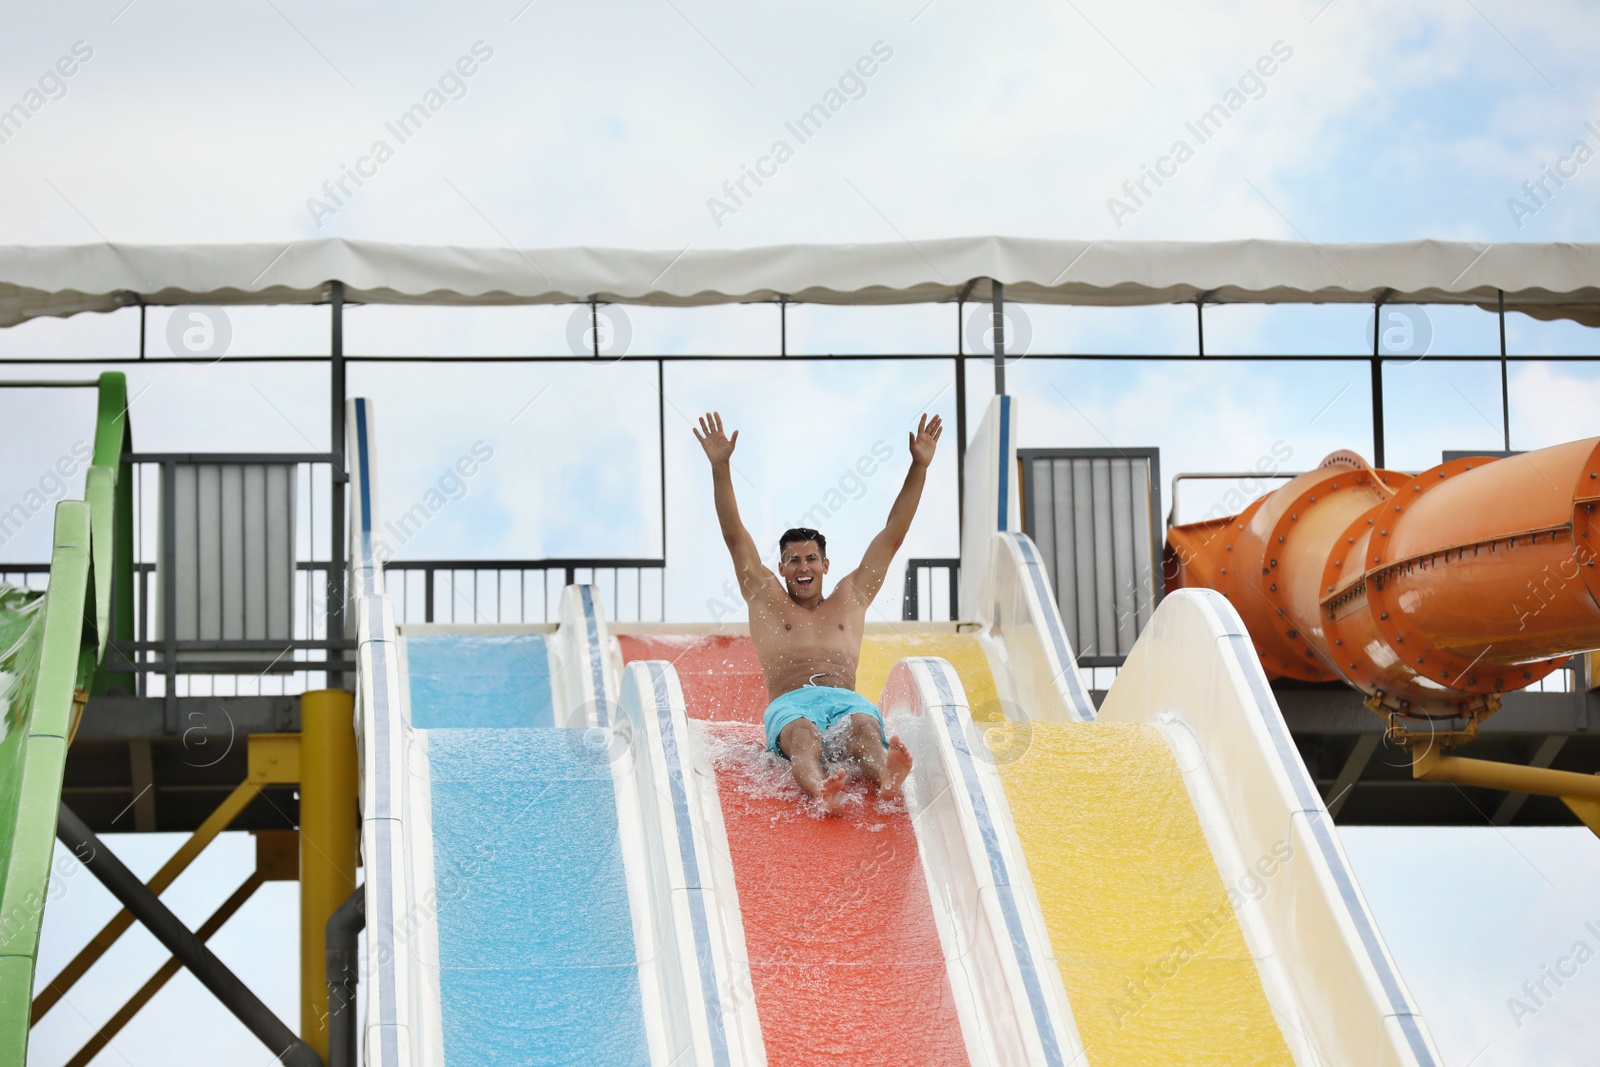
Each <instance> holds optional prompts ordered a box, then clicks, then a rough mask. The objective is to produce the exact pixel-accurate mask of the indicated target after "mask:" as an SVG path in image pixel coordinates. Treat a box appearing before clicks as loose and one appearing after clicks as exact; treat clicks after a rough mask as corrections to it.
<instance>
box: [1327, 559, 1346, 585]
mask: <svg viewBox="0 0 1600 1067" xmlns="http://www.w3.org/2000/svg"><path fill="white" fill-rule="evenodd" d="M1333 565H1334V566H1335V567H1343V566H1344V560H1342V559H1336V560H1334V561H1333ZM1328 588H1329V589H1332V588H1333V586H1331V585H1330V586H1328Z"/></svg>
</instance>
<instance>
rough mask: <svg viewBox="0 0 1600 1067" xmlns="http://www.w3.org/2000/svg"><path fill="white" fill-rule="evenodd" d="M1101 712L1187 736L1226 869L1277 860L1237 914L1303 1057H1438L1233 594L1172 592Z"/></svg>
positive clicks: (1417, 1064)
mask: <svg viewBox="0 0 1600 1067" xmlns="http://www.w3.org/2000/svg"><path fill="white" fill-rule="evenodd" d="M1099 718H1100V721H1102V722H1136V723H1148V724H1151V725H1153V726H1156V727H1157V728H1159V729H1161V730H1162V731H1163V733H1164V735H1165V736H1167V737H1168V740H1169V743H1171V742H1173V741H1174V740H1175V739H1179V735H1180V734H1188V735H1189V737H1190V741H1189V742H1182V741H1181V739H1179V743H1178V744H1175V745H1174V753H1175V755H1176V756H1177V757H1178V759H1179V762H1180V766H1182V767H1183V769H1184V771H1185V777H1186V779H1188V780H1189V782H1190V792H1191V798H1192V799H1194V801H1195V806H1196V811H1197V813H1198V814H1199V815H1200V816H1201V825H1202V827H1204V828H1205V830H1206V833H1207V836H1208V838H1209V839H1210V844H1211V848H1212V854H1213V857H1214V858H1216V860H1217V863H1218V869H1219V872H1220V873H1222V875H1223V877H1224V879H1227V878H1228V877H1229V874H1230V873H1231V872H1230V869H1231V868H1232V867H1234V866H1238V867H1239V868H1240V874H1241V876H1242V874H1243V871H1245V870H1247V868H1245V867H1244V864H1245V863H1247V862H1249V863H1252V864H1256V863H1260V862H1262V860H1261V859H1257V860H1254V861H1250V860H1248V859H1246V858H1248V857H1259V858H1266V857H1273V862H1271V863H1268V864H1266V867H1265V869H1267V870H1270V874H1268V875H1263V885H1264V888H1263V889H1262V891H1261V893H1260V895H1259V897H1256V895H1255V894H1254V892H1251V893H1249V894H1246V895H1245V896H1244V900H1243V903H1242V905H1241V907H1240V913H1241V914H1240V919H1241V927H1242V929H1243V931H1244V934H1245V937H1246V941H1247V944H1249V947H1250V949H1251V951H1252V953H1253V954H1254V955H1255V956H1256V958H1257V961H1258V965H1259V966H1261V967H1262V972H1263V982H1264V987H1265V988H1266V990H1267V992H1268V995H1269V996H1271V995H1272V993H1273V990H1274V988H1275V987H1278V988H1281V986H1279V985H1278V982H1277V981H1276V980H1275V979H1274V978H1273V972H1274V971H1278V972H1279V973H1281V975H1282V976H1283V977H1282V981H1283V982H1284V983H1286V984H1287V986H1288V988H1289V990H1290V991H1291V992H1292V995H1293V996H1294V998H1295V1001H1296V1011H1295V1012H1294V1017H1293V1018H1294V1021H1295V1022H1296V1023H1298V1024H1299V1025H1303V1026H1305V1027H1306V1032H1305V1033H1304V1034H1303V1036H1302V1038H1301V1039H1299V1040H1296V1039H1294V1038H1293V1037H1292V1035H1290V1034H1289V1033H1288V1032H1287V1031H1286V1037H1289V1038H1290V1046H1291V1048H1296V1047H1297V1046H1299V1047H1300V1048H1301V1049H1304V1047H1305V1046H1306V1045H1309V1046H1310V1049H1311V1050H1313V1051H1311V1052H1310V1053H1308V1054H1307V1055H1308V1056H1309V1057H1310V1059H1309V1062H1321V1063H1362V1064H1381V1065H1393V1067H1437V1065H1439V1064H1441V1063H1442V1061H1441V1059H1440V1057H1439V1053H1438V1050H1437V1048H1436V1047H1435V1045H1434V1043H1433V1038H1432V1036H1431V1035H1430V1033H1429V1032H1428V1028H1427V1025H1426V1023H1425V1022H1424V1021H1423V1019H1422V1015H1421V1012H1420V1011H1419V1010H1418V1008H1417V1006H1416V1004H1415V1002H1414V1001H1413V1000H1412V999H1411V995H1410V993H1409V992H1408V991H1407V989H1406V986H1405V983H1404V981H1403V980H1402V979H1401V977H1400V973H1399V970H1398V968H1397V967H1396V966H1395V963H1394V959H1393V958H1392V957H1391V956H1390V954H1389V950H1388V948H1387V946H1386V945H1385V944H1384V942H1383V938H1382V936H1381V934H1379V932H1378V928H1377V923H1376V921H1375V920H1374V918H1373V916H1372V912H1371V910H1370V909H1369V908H1368V907H1367V903H1366V899H1365V898H1364V897H1363V896H1362V894H1361V889H1360V887H1359V885H1358V884H1357V882H1356V879H1355V873H1354V871H1353V870H1352V869H1351V867H1350V863H1349V860H1348V859H1347V858H1346V856H1345V853H1344V849H1343V847H1342V846H1341V845H1340V843H1339V837H1338V833H1337V831H1336V830H1335V828H1334V825H1333V819H1332V817H1331V816H1329V815H1328V812H1327V809H1326V807H1325V806H1324V805H1323V802H1322V799H1321V797H1320V796H1319V795H1318V794H1317V792H1316V788H1315V785H1314V783H1313V782H1312V779H1311V776H1310V775H1309V774H1308V773H1307V771H1306V768H1305V764H1304V763H1303V762H1302V760H1301V759H1300V755H1299V752H1298V750H1297V749H1296V748H1295V745H1294V740H1293V738H1292V737H1291V736H1290V734H1289V729H1288V726H1287V724H1286V723H1285V722H1284V720H1283V715H1282V713H1281V712H1280V711H1279V709H1278V705H1277V702H1276V701H1275V700H1274V699H1273V697H1272V690H1271V688H1270V687H1269V686H1268V684H1267V678H1266V674H1265V672H1263V670H1262V669H1261V663H1260V660H1259V659H1258V658H1257V656H1256V654H1255V650H1254V647H1253V645H1252V644H1251V641H1250V637H1249V634H1248V632H1247V631H1246V630H1245V628H1244V624H1243V623H1242V622H1241V621H1240V619H1239V616H1238V613H1237V612H1235V611H1234V609H1233V606H1232V605H1231V604H1229V603H1228V601H1227V599H1226V598H1224V597H1223V596H1221V595H1220V594H1218V593H1216V592H1214V591H1212V590H1202V589H1183V590H1178V591H1175V592H1173V593H1170V594H1168V596H1167V597H1165V598H1164V599H1163V600H1162V602H1161V604H1160V606H1159V607H1158V608H1157V609H1156V612H1155V614H1154V616H1153V617H1152V618H1151V620H1150V623H1149V625H1148V626H1147V627H1146V629H1145V631H1144V633H1143V634H1141V635H1140V637H1139V640H1138V642H1137V644H1135V646H1134V649H1133V651H1132V653H1130V655H1129V656H1128V660H1127V662H1126V664H1125V665H1124V666H1123V667H1122V670H1121V671H1120V673H1119V674H1118V676H1117V679H1116V682H1115V683H1114V684H1113V685H1112V687H1111V690H1110V692H1109V693H1108V694H1107V695H1106V699H1105V701H1104V703H1103V704H1102V705H1101V708H1100V714H1099ZM1196 776H1202V777H1203V778H1204V780H1205V781H1204V782H1199V783H1197V780H1196ZM1206 784H1209V789H1207V788H1205V786H1206ZM1208 795H1209V796H1214V798H1215V799H1214V800H1213V799H1208ZM1285 850H1287V851H1289V852H1290V854H1291V855H1290V858H1289V859H1288V860H1287V861H1282V862H1280V861H1279V860H1280V859H1281V855H1282V853H1283V852H1284V851H1285ZM1230 857H1233V860H1232V861H1230ZM1229 884H1230V885H1233V884H1234V883H1231V882H1230V883H1229ZM1282 1018H1283V1016H1281V1015H1280V1019H1282ZM1285 1021H1286V1022H1287V1020H1285ZM1299 1062H1308V1061H1307V1060H1300V1061H1299Z"/></svg>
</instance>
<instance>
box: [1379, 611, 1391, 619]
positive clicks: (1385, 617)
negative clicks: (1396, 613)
mask: <svg viewBox="0 0 1600 1067" xmlns="http://www.w3.org/2000/svg"><path fill="white" fill-rule="evenodd" d="M1388 617H1389V613H1388V612H1387V611H1385V612H1383V613H1382V614H1381V615H1379V616H1378V618H1380V619H1387V618H1388Z"/></svg>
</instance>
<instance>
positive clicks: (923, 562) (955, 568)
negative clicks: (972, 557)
mask: <svg viewBox="0 0 1600 1067" xmlns="http://www.w3.org/2000/svg"><path fill="white" fill-rule="evenodd" d="M940 569H943V570H945V571H948V572H949V575H950V621H951V622H956V621H958V620H959V619H960V618H961V560H959V559H954V558H946V559H908V560H906V585H905V593H904V594H903V596H902V597H901V609H900V620H901V621H902V622H916V621H918V619H919V618H920V617H921V607H922V605H921V603H920V598H921V591H920V587H919V586H920V583H919V581H918V576H919V575H920V574H921V573H922V572H923V571H929V572H932V571H936V570H940ZM928 581H929V582H930V583H931V582H932V581H933V575H932V574H931V573H930V574H929V575H928ZM929 592H930V593H931V592H932V585H931V584H930V585H929Z"/></svg>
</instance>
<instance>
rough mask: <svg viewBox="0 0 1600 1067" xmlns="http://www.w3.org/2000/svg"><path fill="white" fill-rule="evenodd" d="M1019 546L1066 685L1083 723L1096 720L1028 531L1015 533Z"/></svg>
mask: <svg viewBox="0 0 1600 1067" xmlns="http://www.w3.org/2000/svg"><path fill="white" fill-rule="evenodd" d="M1011 537H1012V539H1013V540H1015V541H1016V543H1017V547H1018V549H1020V550H1021V552H1022V558H1023V562H1025V563H1026V564H1027V565H1028V572H1029V577H1030V578H1031V580H1032V582H1033V592H1034V595H1035V596H1036V597H1038V599H1039V604H1040V607H1041V609H1042V610H1043V612H1044V619H1045V626H1046V628H1047V629H1049V631H1050V643H1051V644H1052V645H1053V646H1054V647H1055V650H1056V659H1057V660H1058V661H1059V662H1060V664H1061V673H1062V674H1063V675H1065V677H1066V679H1067V688H1068V689H1069V690H1071V692H1072V699H1073V702H1074V704H1075V705H1076V707H1074V709H1073V710H1074V711H1076V712H1077V713H1078V720H1079V721H1080V722H1093V721H1094V719H1095V712H1094V701H1093V700H1090V699H1089V694H1088V693H1085V692H1084V691H1083V686H1082V685H1081V684H1079V681H1078V672H1077V671H1076V670H1075V669H1074V668H1075V666H1076V664H1077V660H1076V659H1074V658H1073V655H1072V652H1071V650H1070V649H1068V648H1067V635H1066V633H1065V631H1063V630H1062V629H1061V614H1060V611H1059V609H1058V608H1057V606H1056V602H1055V599H1054V598H1052V597H1051V596H1050V590H1049V588H1048V587H1047V586H1046V585H1045V584H1044V567H1043V566H1042V565H1041V564H1040V563H1039V557H1038V555H1037V554H1036V553H1035V552H1034V547H1033V539H1032V538H1031V537H1028V536H1027V535H1026V534H1012V535H1011Z"/></svg>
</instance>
